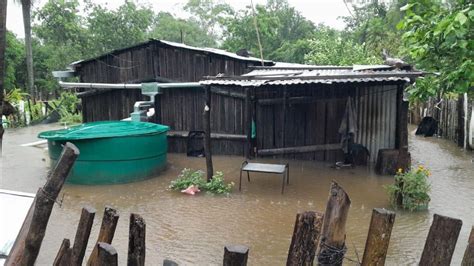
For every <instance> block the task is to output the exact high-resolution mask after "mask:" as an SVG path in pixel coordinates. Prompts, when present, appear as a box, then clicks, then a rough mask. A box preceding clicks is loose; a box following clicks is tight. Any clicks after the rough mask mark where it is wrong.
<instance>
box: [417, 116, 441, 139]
mask: <svg viewBox="0 0 474 266" xmlns="http://www.w3.org/2000/svg"><path fill="white" fill-rule="evenodd" d="M437 130H438V121H436V119H434V118H433V117H431V116H425V117H423V119H422V120H421V122H420V124H419V125H418V128H417V129H416V132H415V135H424V136H425V137H432V136H433V135H434V134H435V133H436V131H437Z"/></svg>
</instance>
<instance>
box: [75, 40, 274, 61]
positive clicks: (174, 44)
mask: <svg viewBox="0 0 474 266" xmlns="http://www.w3.org/2000/svg"><path fill="white" fill-rule="evenodd" d="M153 42H156V43H160V44H164V45H166V46H170V47H175V48H181V49H187V50H193V51H198V52H203V53H209V54H214V55H221V56H225V57H229V58H233V59H237V60H240V61H248V62H254V63H261V61H262V60H261V59H260V58H256V57H251V56H249V57H245V56H240V55H237V54H235V53H231V52H228V51H225V50H221V49H216V48H208V47H202V48H200V47H194V46H190V45H187V44H184V43H177V42H170V41H165V40H158V39H150V40H148V41H146V42H142V43H138V44H135V45H132V46H129V47H124V48H120V49H115V50H112V51H110V52H108V53H105V54H102V55H99V56H96V57H93V58H89V59H84V60H79V61H75V62H72V63H71V64H70V66H71V67H73V68H74V67H75V66H76V65H79V64H81V63H85V62H89V61H94V60H96V59H99V58H101V57H105V56H107V55H109V54H114V53H119V52H123V51H126V50H129V49H133V48H135V47H139V46H142V45H147V44H149V43H153ZM263 62H264V64H267V65H273V64H274V63H273V61H271V60H263Z"/></svg>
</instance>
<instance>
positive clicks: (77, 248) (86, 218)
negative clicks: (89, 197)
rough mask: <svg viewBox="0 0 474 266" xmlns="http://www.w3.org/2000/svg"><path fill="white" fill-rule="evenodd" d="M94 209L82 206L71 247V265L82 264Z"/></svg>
mask: <svg viewBox="0 0 474 266" xmlns="http://www.w3.org/2000/svg"><path fill="white" fill-rule="evenodd" d="M95 212H96V210H95V209H94V208H92V207H88V206H87V207H84V208H82V212H81V218H80V219H79V224H78V226H77V231H76V237H75V238H74V246H73V248H72V255H71V265H82V261H83V260H84V254H85V253H86V248H87V243H88V242H89V236H90V234H91V229H92V224H93V222H94V217H95Z"/></svg>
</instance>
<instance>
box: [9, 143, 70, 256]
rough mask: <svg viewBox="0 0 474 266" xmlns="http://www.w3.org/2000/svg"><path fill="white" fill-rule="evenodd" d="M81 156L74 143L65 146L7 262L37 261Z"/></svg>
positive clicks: (39, 193)
mask: <svg viewBox="0 0 474 266" xmlns="http://www.w3.org/2000/svg"><path fill="white" fill-rule="evenodd" d="M78 156H79V149H77V147H76V146H74V144H72V143H69V142H68V143H66V144H65V145H64V148H63V151H62V152H61V155H60V157H59V159H58V162H57V164H56V166H55V167H54V168H53V170H52V171H51V173H50V174H49V177H48V179H47V181H46V184H45V185H44V186H43V188H40V189H39V190H38V192H37V194H36V197H35V200H34V201H33V204H32V207H31V208H30V210H29V211H28V214H27V216H26V219H25V221H24V222H23V225H22V227H21V229H20V233H19V234H18V237H17V239H16V240H15V243H14V244H13V247H12V249H11V251H10V255H9V257H8V258H7V261H6V263H5V265H33V264H34V263H35V261H36V258H37V257H38V253H39V250H40V247H41V243H42V242H43V238H44V235H45V232H46V227H47V226H48V221H49V217H50V215H51V211H52V210H53V206H54V203H55V202H56V198H57V197H58V195H59V192H60V191H61V188H62V187H63V185H64V181H65V180H66V177H67V176H68V175H69V172H70V171H71V168H72V166H73V165H74V162H75V161H76V159H77V157H78Z"/></svg>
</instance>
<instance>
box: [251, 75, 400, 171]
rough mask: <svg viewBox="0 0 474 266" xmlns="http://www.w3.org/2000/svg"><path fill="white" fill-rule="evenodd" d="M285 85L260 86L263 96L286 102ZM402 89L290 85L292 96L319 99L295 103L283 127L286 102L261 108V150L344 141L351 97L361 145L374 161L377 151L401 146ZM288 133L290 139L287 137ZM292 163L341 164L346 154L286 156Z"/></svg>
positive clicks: (259, 90) (346, 85)
mask: <svg viewBox="0 0 474 266" xmlns="http://www.w3.org/2000/svg"><path fill="white" fill-rule="evenodd" d="M283 89H284V88H283V86H281V87H266V88H257V97H258V98H282V97H283ZM396 90H397V85H395V84H392V85H384V86H381V85H376V84H370V83H359V84H357V85H354V84H350V83H349V84H334V85H322V84H314V85H296V86H291V87H288V97H298V96H307V97H314V98H317V99H318V100H316V101H314V102H311V103H299V104H293V105H291V104H290V105H289V106H288V107H287V114H286V119H285V123H283V107H282V104H276V105H260V104H259V105H257V118H256V123H257V148H258V149H272V148H283V147H296V146H307V145H317V144H334V143H340V135H339V133H338V129H339V126H340V124H341V121H342V118H343V115H344V111H345V107H346V102H347V97H348V96H351V97H353V98H354V104H355V105H356V110H357V118H358V129H359V130H358V133H357V135H356V142H357V143H360V144H362V145H364V146H366V147H367V148H368V149H369V151H370V153H371V155H372V156H371V161H373V162H374V161H375V160H376V155H377V150H378V149H381V148H395V132H396V125H395V122H396V113H397V110H396ZM283 130H285V134H284V136H285V139H284V140H283V139H282V136H283ZM285 157H286V158H289V159H305V160H317V161H329V162H335V161H338V160H342V159H343V154H342V151H317V152H310V153H304V154H293V155H286V156H285Z"/></svg>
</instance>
